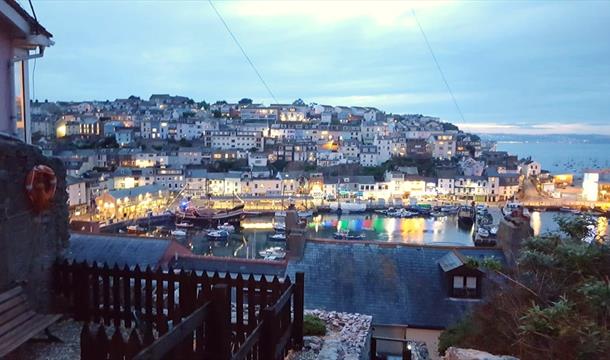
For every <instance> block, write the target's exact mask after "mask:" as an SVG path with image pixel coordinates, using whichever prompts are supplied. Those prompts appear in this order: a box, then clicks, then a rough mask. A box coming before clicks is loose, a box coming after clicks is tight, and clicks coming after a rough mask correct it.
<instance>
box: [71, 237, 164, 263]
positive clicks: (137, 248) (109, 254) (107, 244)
mask: <svg viewBox="0 0 610 360" xmlns="http://www.w3.org/2000/svg"><path fill="white" fill-rule="evenodd" d="M171 243H172V242H171V240H164V239H154V238H140V237H135V236H116V235H103V234H81V233H72V234H71V235H70V245H69V246H68V248H67V249H66V251H65V253H64V255H65V257H66V259H68V260H76V261H79V262H81V261H87V262H93V261H97V262H98V263H101V264H103V263H107V264H108V265H109V266H113V265H114V264H115V263H116V264H118V265H119V266H120V267H123V266H124V265H128V266H135V265H136V264H139V265H140V268H146V266H148V265H150V266H151V267H155V266H157V264H159V263H160V262H161V260H162V258H163V256H164V254H165V253H166V251H167V250H168V248H169V247H170V245H171Z"/></svg>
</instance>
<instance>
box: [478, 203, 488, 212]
mask: <svg viewBox="0 0 610 360" xmlns="http://www.w3.org/2000/svg"><path fill="white" fill-rule="evenodd" d="M476 210H477V214H485V213H487V212H488V210H487V205H485V204H479V205H477V206H476Z"/></svg>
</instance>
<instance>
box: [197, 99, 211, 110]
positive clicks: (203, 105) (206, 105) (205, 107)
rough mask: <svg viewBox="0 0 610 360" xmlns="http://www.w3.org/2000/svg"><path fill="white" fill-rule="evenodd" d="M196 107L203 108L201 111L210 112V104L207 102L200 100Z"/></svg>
mask: <svg viewBox="0 0 610 360" xmlns="http://www.w3.org/2000/svg"><path fill="white" fill-rule="evenodd" d="M197 105H198V106H199V107H200V108H203V110H210V104H209V103H208V102H206V101H205V100H201V102H198V103H197Z"/></svg>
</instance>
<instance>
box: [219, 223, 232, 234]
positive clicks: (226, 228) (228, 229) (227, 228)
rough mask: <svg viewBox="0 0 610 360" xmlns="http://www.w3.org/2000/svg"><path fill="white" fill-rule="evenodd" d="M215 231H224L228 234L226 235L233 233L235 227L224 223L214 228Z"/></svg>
mask: <svg viewBox="0 0 610 360" xmlns="http://www.w3.org/2000/svg"><path fill="white" fill-rule="evenodd" d="M216 229H218V230H224V231H226V232H228V233H232V232H235V226H233V225H231V224H229V223H224V224H222V225H218V226H217V227H216Z"/></svg>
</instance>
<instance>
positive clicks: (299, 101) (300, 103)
mask: <svg viewBox="0 0 610 360" xmlns="http://www.w3.org/2000/svg"><path fill="white" fill-rule="evenodd" d="M292 105H294V106H305V105H306V104H305V101H303V99H301V98H298V99H296V100H295V101H293V102H292Z"/></svg>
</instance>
